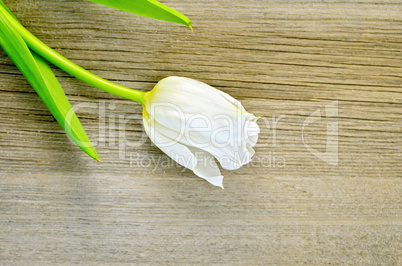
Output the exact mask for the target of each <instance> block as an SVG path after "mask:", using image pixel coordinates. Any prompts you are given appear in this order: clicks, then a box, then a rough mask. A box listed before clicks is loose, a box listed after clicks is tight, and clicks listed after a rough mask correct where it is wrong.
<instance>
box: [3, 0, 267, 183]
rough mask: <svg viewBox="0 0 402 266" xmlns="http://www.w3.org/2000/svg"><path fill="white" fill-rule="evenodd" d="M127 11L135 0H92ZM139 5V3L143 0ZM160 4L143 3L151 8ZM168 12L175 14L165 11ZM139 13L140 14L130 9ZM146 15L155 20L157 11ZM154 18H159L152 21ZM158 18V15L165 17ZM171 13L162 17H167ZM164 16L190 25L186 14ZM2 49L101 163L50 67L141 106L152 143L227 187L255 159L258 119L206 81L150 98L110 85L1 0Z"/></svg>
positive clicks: (172, 83)
mask: <svg viewBox="0 0 402 266" xmlns="http://www.w3.org/2000/svg"><path fill="white" fill-rule="evenodd" d="M91 1H94V2H99V3H103V4H108V5H110V6H112V7H115V8H119V9H123V8H122V5H121V4H122V3H126V4H129V3H131V4H133V3H134V2H132V1H115V2H113V3H111V2H110V1H103V0H91ZM138 1H139V0H138ZM153 5H154V6H157V7H158V8H160V7H161V5H159V4H157V1H152V2H149V5H144V7H146V10H148V11H149V10H151V9H150V8H151V7H152V6H153ZM163 10H165V11H166V12H168V13H169V12H170V13H172V12H173V11H172V10H168V9H166V8H163ZM128 11H133V10H131V9H130V10H128ZM143 11H144V10H142V11H141V12H139V11H138V12H139V13H140V14H142V15H149V16H151V17H153V16H154V15H155V14H154V13H152V12H151V13H147V12H145V13H144V12H143ZM152 14H153V15H152ZM158 14H159V13H158ZM163 14H164V13H162V15H163ZM172 14H173V17H172V16H170V15H169V16H167V15H166V14H165V15H166V16H165V15H163V16H162V15H161V14H159V15H158V16H157V17H158V18H161V19H165V20H168V21H173V22H178V23H182V24H185V25H188V26H190V27H191V24H190V21H189V20H188V19H186V18H185V17H184V16H180V15H179V13H175V12H173V13H172ZM0 45H1V46H2V47H3V49H4V50H5V51H6V52H7V54H9V56H10V58H11V59H12V60H13V61H14V62H15V64H16V65H17V66H18V67H19V68H20V70H21V72H22V73H23V74H24V76H25V77H26V78H27V79H28V81H29V82H30V83H31V84H32V86H33V87H34V88H35V90H36V91H37V92H38V94H39V95H40V97H41V98H42V99H43V100H44V102H45V103H46V105H47V106H48V107H49V109H50V110H51V111H52V114H53V115H54V116H55V117H56V119H57V121H59V123H60V124H61V125H62V126H63V128H65V129H66V132H67V133H68V134H69V135H70V136H71V137H72V139H73V140H74V141H75V142H76V143H77V144H78V145H79V146H80V147H81V148H82V149H83V150H84V151H85V152H87V153H88V155H90V156H91V157H93V158H95V159H97V160H99V157H98V155H97V153H96V151H95V149H94V148H93V146H92V144H91V143H90V142H89V139H88V137H87V136H86V134H85V131H84V130H83V129H82V128H81V124H79V121H78V118H77V117H76V116H75V114H74V112H72V114H73V115H68V114H71V112H70V110H71V106H70V104H69V103H68V100H67V98H66V96H65V95H64V93H63V91H62V89H61V87H60V85H59V84H58V82H57V80H56V77H55V76H54V74H53V73H52V71H51V69H50V67H49V66H48V65H47V63H46V61H45V60H47V61H49V62H51V63H53V64H54V65H55V66H57V67H59V68H61V69H63V70H64V71H66V72H67V73H69V74H71V75H73V76H74V77H76V78H78V79H81V80H82V81H84V82H86V83H88V84H90V85H92V86H94V87H96V88H98V89H101V90H103V91H105V92H109V93H112V94H114V95H117V96H121V97H124V98H126V99H129V100H133V101H136V102H138V103H140V104H142V106H143V124H144V128H145V131H146V133H147V134H148V136H149V137H150V139H151V140H152V142H153V143H154V144H155V145H156V146H157V147H159V148H160V149H161V150H162V151H163V152H164V153H166V154H167V155H168V156H169V157H170V158H172V159H173V160H174V161H176V162H177V163H179V164H180V165H182V166H184V167H186V168H188V169H190V170H192V171H193V172H194V173H195V174H196V175H197V176H199V177H202V178H204V179H205V180H207V181H208V182H210V183H211V184H213V185H215V186H219V187H222V188H223V185H222V182H223V176H222V175H221V172H220V170H219V167H218V165H217V164H216V161H218V162H219V164H220V165H221V167H222V168H224V169H228V170H235V169H238V168H240V167H241V166H242V165H244V164H247V163H249V162H250V161H251V158H252V156H253V155H254V150H253V147H254V146H255V145H256V143H257V139H258V134H259V132H260V129H259V127H258V125H257V123H256V120H257V117H255V116H254V115H252V114H250V113H248V112H247V111H246V110H245V109H244V107H243V106H242V105H241V103H240V102H239V101H237V100H236V99H234V98H233V97H231V96H230V95H228V94H226V93H224V92H222V91H220V90H218V89H215V88H213V87H211V86H209V85H207V84H205V83H202V82H199V81H196V80H193V79H189V78H182V77H168V78H165V79H162V80H161V81H159V83H158V84H157V85H156V86H155V87H154V88H153V89H152V90H151V91H149V92H147V93H145V92H142V91H138V90H133V89H130V88H127V87H124V86H121V85H118V84H116V83H113V82H111V81H108V80H105V79H103V78H101V77H99V76H97V75H95V74H93V73H91V72H89V71H87V70H85V69H84V68H82V67H80V66H78V65H76V64H75V63H73V62H71V61H70V60H68V59H67V58H65V57H63V56H62V55H60V54H59V53H57V52H56V51H54V50H53V49H51V48H50V47H48V46H47V45H46V44H44V43H43V42H41V41H40V40H39V39H38V38H36V37H35V36H34V35H32V34H31V33H30V32H29V31H28V30H27V29H25V28H24V27H23V26H22V25H21V24H20V23H19V22H18V20H17V19H16V18H15V17H14V16H13V14H12V13H11V12H10V10H8V9H7V7H6V6H5V5H4V3H3V2H2V1H1V0H0Z"/></svg>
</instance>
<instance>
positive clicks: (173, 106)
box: [143, 77, 260, 188]
mask: <svg viewBox="0 0 402 266" xmlns="http://www.w3.org/2000/svg"><path fill="white" fill-rule="evenodd" d="M143 105H144V110H143V123H144V128H145V131H146V133H147V134H148V136H149V138H150V139H151V140H152V142H153V143H155V145H156V146H157V147H159V148H160V149H161V150H162V151H163V152H164V153H166V154H167V155H168V156H169V157H171V158H172V159H173V160H175V161H176V162H177V163H179V164H180V165H182V166H184V167H186V168H188V169H191V170H192V171H193V172H194V173H195V174H196V175H197V176H199V177H202V178H204V179H206V180H207V181H208V182H210V183H211V184H213V185H215V186H219V187H222V188H223V185H222V181H223V176H222V175H221V173H220V170H219V168H218V166H217V165H216V163H215V159H214V158H216V159H217V160H218V161H219V163H220V165H221V166H222V168H224V169H229V170H234V169H238V168H240V167H241V166H242V165H244V164H247V163H249V162H250V161H251V157H252V156H253V155H254V150H253V148H252V147H253V146H254V145H255V144H256V143H257V139H258V134H259V132H260V128H259V127H258V125H257V123H256V120H257V119H258V118H257V117H255V116H254V115H252V114H250V113H248V112H247V111H246V110H245V109H244V108H243V106H242V105H241V103H240V102H239V101H237V100H236V99H234V98H233V97H231V96H230V95H228V94H226V93H224V92H222V91H220V90H218V89H215V88H213V87H211V86H209V85H207V84H205V83H202V82H199V81H196V80H193V79H189V78H182V77H168V78H165V79H162V80H161V81H159V83H158V84H157V85H156V86H155V87H154V88H153V89H152V90H151V91H150V92H148V93H147V94H146V95H145V98H144V104H143Z"/></svg>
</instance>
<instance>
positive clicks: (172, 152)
mask: <svg viewBox="0 0 402 266" xmlns="http://www.w3.org/2000/svg"><path fill="white" fill-rule="evenodd" d="M143 122H144V129H145V132H146V133H147V135H148V136H149V138H150V139H151V140H152V142H153V143H154V144H155V145H156V146H157V147H158V148H159V149H161V150H162V151H163V152H164V153H166V154H167V155H168V156H169V157H170V158H172V159H173V160H174V161H176V162H177V163H179V164H180V165H182V166H184V167H186V168H188V169H190V170H193V169H194V167H195V165H196V163H197V161H196V158H195V156H194V154H193V153H192V152H191V151H190V150H189V149H188V148H187V147H186V146H185V145H183V144H180V143H177V142H175V141H172V139H170V138H168V137H166V136H164V135H163V134H161V133H160V132H158V131H156V130H155V128H153V127H151V126H150V125H149V124H148V123H147V121H145V119H144V120H143Z"/></svg>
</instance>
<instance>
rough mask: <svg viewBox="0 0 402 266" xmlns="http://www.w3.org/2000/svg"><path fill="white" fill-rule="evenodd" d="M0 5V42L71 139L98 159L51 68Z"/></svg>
mask: <svg viewBox="0 0 402 266" xmlns="http://www.w3.org/2000/svg"><path fill="white" fill-rule="evenodd" d="M0 4H1V6H2V7H3V8H2V7H0V45H1V46H2V47H3V49H4V51H5V52H6V53H7V54H8V56H9V57H10V58H11V60H12V61H13V62H14V63H15V65H16V66H17V67H18V68H19V69H20V71H21V72H22V74H23V75H24V76H25V78H26V79H27V80H28V81H29V83H30V84H31V85H32V87H33V88H34V89H35V91H36V92H37V93H38V95H39V97H40V98H41V99H42V100H43V102H44V103H45V104H46V106H47V107H48V108H49V110H50V112H51V113H52V115H53V116H54V117H55V118H56V120H57V121H58V122H59V124H60V125H61V126H62V127H63V129H64V130H65V131H66V132H67V134H68V135H69V136H70V137H71V138H72V140H73V141H74V142H75V143H76V144H77V145H78V146H79V147H80V148H81V149H82V150H83V151H84V152H86V153H87V154H88V155H89V156H91V157H92V158H94V159H96V160H99V156H98V154H97V153H96V151H95V149H94V147H93V146H92V144H91V142H90V140H89V138H88V136H87V135H86V133H85V131H84V129H83V128H82V125H81V123H80V122H79V120H78V118H77V116H76V115H75V113H74V110H73V109H72V108H71V105H70V103H69V102H68V99H67V97H66V95H65V94H64V92H63V89H62V88H61V86H60V84H59V82H58V81H57V79H56V77H55V75H54V73H53V71H52V70H51V68H50V67H49V65H48V64H47V62H46V61H45V60H44V59H42V58H41V57H40V56H39V55H37V54H35V53H34V52H31V51H30V50H29V48H28V47H27V45H26V44H25V42H24V40H23V39H22V38H21V37H20V35H19V34H18V33H16V32H15V31H14V29H13V27H12V26H11V24H10V23H9V22H8V20H7V18H6V17H5V16H4V12H8V10H7V9H5V8H4V7H5V6H4V4H3V3H2V2H1V1H0Z"/></svg>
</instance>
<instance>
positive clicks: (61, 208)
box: [0, 0, 402, 265]
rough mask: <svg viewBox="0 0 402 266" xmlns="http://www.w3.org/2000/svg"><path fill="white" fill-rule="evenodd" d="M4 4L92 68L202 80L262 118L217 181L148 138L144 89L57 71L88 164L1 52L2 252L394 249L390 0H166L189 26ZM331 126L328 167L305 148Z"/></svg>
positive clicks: (224, 257)
mask: <svg viewBox="0 0 402 266" xmlns="http://www.w3.org/2000/svg"><path fill="white" fill-rule="evenodd" d="M4 2H5V3H6V4H7V5H8V6H9V7H10V9H11V10H12V11H13V12H14V13H15V15H16V16H17V17H18V18H19V19H20V21H21V22H22V24H23V25H25V26H26V27H27V28H28V29H29V30H30V31H31V32H32V33H34V34H35V35H36V36H37V37H39V38H40V39H42V40H43V41H44V42H45V43H47V44H48V45H49V46H51V47H53V48H55V49H56V50H57V51H59V52H60V53H61V54H63V55H65V56H66V57H68V58H70V59H71V60H73V61H75V62H76V63H78V64H80V65H81V66H83V67H85V68H87V69H88V70H90V71H93V72H94V73H96V74H98V75H100V76H102V77H104V78H107V79H110V80H112V81H115V82H117V83H119V84H122V85H125V86H128V87H131V88H135V89H141V90H144V91H146V90H149V89H151V88H152V87H153V86H154V84H155V83H156V82H157V81H158V80H160V79H161V78H163V77H166V76H169V75H178V76H187V77H192V78H196V79H198V80H201V81H204V82H206V83H208V84H210V85H212V86H215V87H217V88H219V89H221V90H223V91H225V92H227V93H230V94H231V95H232V96H234V97H235V98H238V99H239V100H241V101H242V103H243V105H244V106H245V107H246V109H247V110H249V111H250V112H252V113H255V114H256V115H258V116H261V117H262V119H261V120H260V122H259V123H260V127H261V129H262V132H261V135H260V140H259V142H258V145H257V147H256V158H255V160H254V161H253V163H251V164H250V165H248V166H245V167H243V168H241V169H240V170H238V171H222V173H223V174H224V175H225V190H221V189H219V188H215V187H213V186H211V185H209V184H207V183H206V182H204V181H203V180H202V179H200V178H197V177H195V176H194V175H193V174H192V172H191V171H188V170H185V169H183V168H182V167H178V166H176V165H175V164H174V163H173V162H172V161H170V160H168V159H167V157H166V156H165V155H164V154H163V153H162V152H161V151H159V150H158V149H157V148H156V147H155V146H154V145H152V144H151V142H150V141H149V140H148V139H147V137H146V135H145V133H144V132H143V129H142V124H141V119H142V117H141V107H140V106H139V105H138V104H136V103H133V102H129V101H127V100H124V99H120V98H118V97H114V96H112V95H109V94H106V93H104V92H102V91H99V90H97V89H95V88H92V87H90V86H88V85H86V84H84V83H82V82H80V81H79V80H77V79H75V78H72V77H71V76H69V75H68V74H66V73H64V72H63V71H61V70H58V69H55V73H56V75H57V77H58V78H59V80H60V82H61V84H62V86H63V88H64V90H65V92H66V94H67V96H68V98H69V99H70V100H71V102H72V103H73V104H75V105H78V104H80V105H79V107H80V108H79V110H78V111H77V114H78V116H79V118H80V120H81V122H82V124H83V126H84V128H85V129H86V130H87V132H88V134H89V136H90V138H91V139H92V140H93V141H94V142H95V143H96V149H97V151H98V152H99V154H100V157H101V159H102V160H103V163H97V162H96V161H93V160H91V159H90V158H88V157H87V156H86V155H85V154H84V153H83V152H82V151H80V150H79V148H77V147H76V146H74V145H73V144H72V143H71V142H70V141H69V140H68V138H67V137H66V134H65V133H64V132H63V131H62V130H61V128H60V127H59V125H58V124H57V122H55V121H54V119H53V118H52V116H51V115H50V113H49V111H48V110H47V109H46V107H45V106H44V104H43V103H42V102H41V101H40V99H39V98H38V96H37V95H36V94H35V92H34V90H33V89H32V88H31V87H30V86H29V84H28V83H27V82H26V81H25V80H24V78H23V77H22V75H21V74H20V72H19V71H18V69H16V67H15V66H14V65H13V64H12V62H11V61H10V59H9V58H8V57H7V56H6V54H5V53H4V52H3V51H0V124H1V126H0V146H1V153H0V165H1V166H0V229H1V230H0V263H2V264H19V265H26V264H32V263H34V264H70V263H80V264H92V265H94V264H111V263H133V264H162V265H165V264H229V265H231V264H240V265H256V264H285V265H294V264H315V265H322V264H355V265H356V264H357V265H370V264H371V265H401V264H402V254H401V250H402V198H401V195H402V179H401V176H402V163H401V159H402V158H401V148H402V141H401V140H402V138H401V136H402V130H401V129H402V124H401V121H402V112H401V110H402V109H401V101H402V95H401V84H402V71H401V70H402V54H401V51H402V38H401V36H402V35H401V34H402V3H401V2H400V1H397V0H395V1H370V2H366V1H338V0H334V1H325V2H324V1H256V0H247V1H246V0H232V1H228V0H215V1H206V0H200V1H190V0H168V1H164V3H166V4H168V5H170V6H172V7H173V8H176V9H177V10H179V11H181V12H183V13H185V14H186V15H187V16H188V17H189V18H190V19H191V20H192V22H193V25H194V29H195V31H194V33H191V31H189V30H188V29H186V28H185V27H183V26H179V25H175V24H172V23H167V22H161V21H155V20H151V19H147V18H143V17H139V16H135V15H131V14H128V13H124V12H120V11H117V10H112V9H110V8H107V7H103V6H100V5H97V4H94V3H91V2H88V1H83V0H75V1H72V0H46V1H40V0H18V1H16V0H5V1H4ZM335 103H337V106H338V107H337V115H334V116H332V117H331V116H329V117H326V116H325V110H326V109H325V106H327V105H328V104H335ZM318 109H319V110H320V114H321V119H320V120H317V121H316V122H315V123H312V124H310V125H308V126H307V127H305V130H304V131H302V127H303V123H304V122H305V121H306V120H307V119H309V117H311V115H312V114H313V113H314V112H316V111H317V110H318ZM314 114H315V116H317V113H314ZM275 121H276V124H275ZM336 123H337V124H336ZM274 125H276V126H274ZM327 125H337V135H338V143H337V144H336V147H338V164H337V165H331V164H329V163H327V162H325V161H322V160H320V159H319V158H317V157H316V156H314V155H313V154H312V153H310V152H309V151H308V150H307V149H306V145H308V146H310V147H312V148H313V149H315V150H317V151H318V152H325V149H326V142H327V131H328V130H327ZM331 132H332V133H334V132H335V131H331ZM303 134H304V135H303ZM302 136H304V141H305V144H306V145H304V144H303V138H302ZM274 160H275V162H274Z"/></svg>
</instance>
